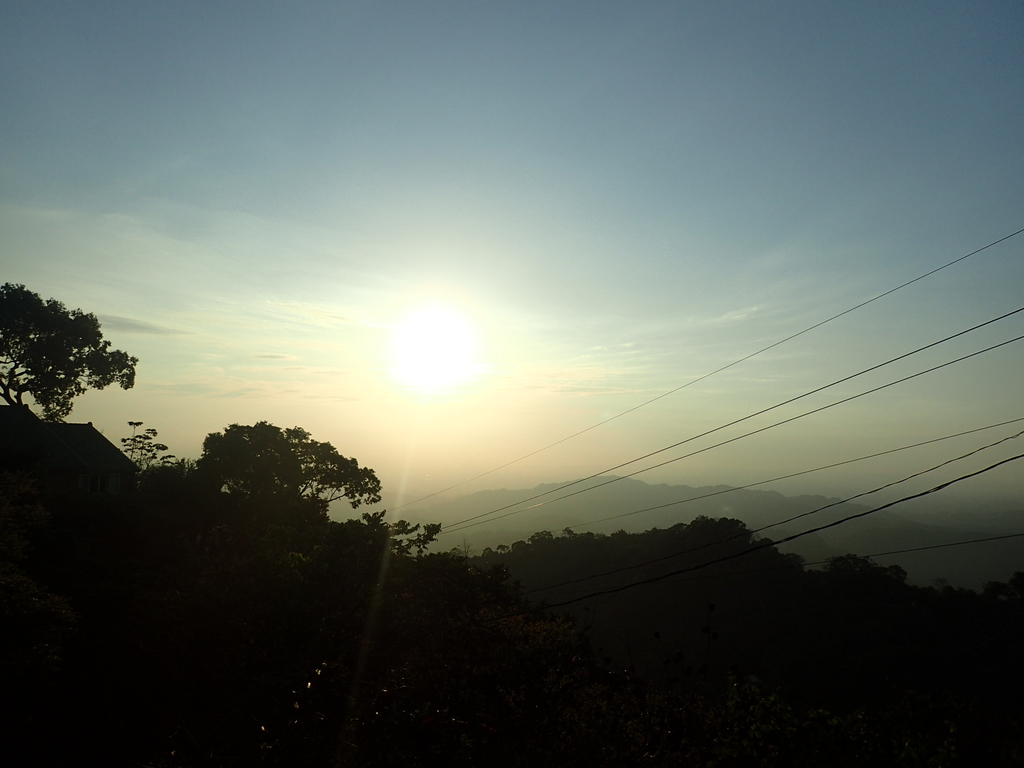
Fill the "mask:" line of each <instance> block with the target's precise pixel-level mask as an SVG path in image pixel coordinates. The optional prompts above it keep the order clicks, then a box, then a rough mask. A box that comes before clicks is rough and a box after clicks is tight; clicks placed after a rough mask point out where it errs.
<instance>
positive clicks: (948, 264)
mask: <svg viewBox="0 0 1024 768" xmlns="http://www.w3.org/2000/svg"><path fill="white" fill-rule="evenodd" d="M1022 232H1024V228H1022V229H1018V230H1017V231H1016V232H1011V233H1010V234H1008V235H1006V236H1004V237H1001V238H999V239H998V240H993V241H992V242H991V243H989V244H988V245H983V246H982V247H981V248H978V249H976V250H973V251H971V252H970V253H967V254H964V255H963V256H960V257H958V258H956V259H953V260H952V261H948V262H946V263H945V264H942V265H941V266H938V267H935V269H932V270H930V271H928V272H925V273H924V274H923V275H918V276H917V277H915V278H914V279H913V280H908V281H907V282H905V283H901V284H900V285H897V286H896V287H895V288H890V289H889V290H887V291H884V292H883V293H880V294H878V295H877V296H873V297H872V298H870V299H867V300H866V301H862V302H861V303H860V304H856V305H854V306H852V307H850V308H849V309H844V310H843V311H842V312H839V313H838V314H835V315H832V316H831V317H828V318H826V319H825V320H822V321H820V322H817V323H815V324H814V325H810V326H808V327H806V328H804V329H803V330H802V331H797V332H796V333H794V334H792V335H790V336H787V337H785V338H784V339H780V340H779V341H776V342H774V343H772V344H769V345H768V346H767V347H762V348H761V349H759V350H757V351H756V352H751V353H750V354H749V355H746V356H744V357H741V358H739V359H738V360H734V361H733V362H731V363H729V364H728V365H723V366H722V367H721V368H716V369H715V370H713V371H711V372H710V373H705V374H704V375H703V376H699V377H698V378H696V379H692V380H691V381H688V382H686V383H685V384H681V385H679V386H678V387H676V388H675V389H670V390H669V391H668V392H663V393H662V394H660V395H658V396H657V397H652V398H651V399H650V400H645V401H644V402H642V403H639V404H638V405H634V406H633V407H632V408H627V409H626V410H625V411H622V412H621V413H617V414H615V415H614V416H610V417H608V418H607V419H604V420H603V421H599V422H597V423H596V424H594V425H592V426H589V427H586V428H585V429H581V430H580V431H578V432H574V433H573V434H571V435H569V436H567V437H563V438H561V439H560V440H556V441H555V442H553V443H549V444H548V445H545V446H544V447H543V448H538V449H536V450H535V451H530V452H529V453H526V454H523V455H522V456H520V457H519V458H517V459H512V460H511V461H507V462H505V463H504V464H501V465H499V466H497V467H494V468H493V469H489V470H487V471H486V472H481V473H480V474H478V475H474V476H473V477H470V478H468V479H466V480H462V481H461V482H458V483H455V484H454V485H449V486H448V487H447V488H442V489H441V490H439V491H434V492H433V493H428V494H427V495H426V496H420V497H419V498H418V499H413V500H412V501H407V502H405V503H404V504H399V505H398V506H396V507H394V509H396V510H398V509H403V508H405V507H408V506H411V505H413V504H418V503H419V502H421V501H425V500H426V499H430V498H433V497H434V496H438V495H440V494H442V493H446V492H447V491H451V490H454V489H455V488H459V487H461V486H463V485H466V484H467V483H471V482H473V481H474V480H479V479H480V478H481V477H486V476H487V475H490V474H493V473H495V472H498V471H499V470H502V469H505V467H510V466H512V465H513V464H518V463H519V462H520V461H524V460H525V459H528V458H530V457H531V456H536V455H537V454H538V453H543V452H544V451H546V450H549V449H551V448H554V447H555V446H556V445H561V444H562V443H565V442H568V441H569V440H572V439H574V438H576V437H579V436H580V435H583V434H586V433H587V432H590V431H591V430H594V429H597V428H598V427H601V426H604V425H605V424H607V423H609V422H611V421H615V420H616V419H619V418H622V417H623V416H626V415H627V414H630V413H632V412H633V411H636V410H639V409H640V408H644V407H646V406H648V405H650V404H651V403H655V402H657V401H658V400H661V399H662V398H665V397H668V396H669V395H674V394H675V393H676V392H679V391H680V390H682V389H686V388H687V387H689V386H692V385H694V384H697V383H699V382H701V381H704V380H705V379H707V378H710V377H711V376H714V375H715V374H718V373H721V372H722V371H726V370H728V369H729V368H732V367H733V366H736V365H739V364H740V363H744V362H746V361H747V360H750V359H751V358H753V357H756V356H758V355H760V354H762V353H764V352H768V351H769V350H772V349H775V348H776V347H778V346H781V345H782V344H785V343H786V342H788V341H792V340H793V339H795V338H797V337H798V336H803V335H804V334H805V333H809V332H810V331H813V330H815V329H816V328H820V327H821V326H823V325H826V324H827V323H831V322H832V321H833V320H838V319H839V318H840V317H843V316H844V315H848V314H850V313H851V312H855V311H856V310H858V309H860V308H862V307H866V306H867V305H868V304H871V303H872V302H875V301H878V300H879V299H882V298H884V297H886V296H888V295H889V294H892V293H895V292H896V291H899V290H902V289H903V288H906V287H907V286H909V285H913V284H914V283H916V282H918V281H920V280H924V279H925V278H926V277H931V276H932V275H934V274H935V273H936V272H941V271H942V270H944V269H946V268H947V267H951V266H953V265H954V264H958V263H959V262H961V261H964V260H965V259H969V258H970V257H971V256H975V255H977V254H979V253H981V252H982V251H985V250H988V249H989V248H992V247H993V246H996V245H999V244H1000V243H1002V242H1005V241H1007V240H1009V239H1010V238H1012V237H1016V236H1017V235H1019V234H1021V233H1022Z"/></svg>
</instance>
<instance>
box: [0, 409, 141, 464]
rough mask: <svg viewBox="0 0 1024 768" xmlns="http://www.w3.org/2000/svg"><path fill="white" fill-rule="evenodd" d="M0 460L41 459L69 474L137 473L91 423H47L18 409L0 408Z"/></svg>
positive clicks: (27, 410)
mask: <svg viewBox="0 0 1024 768" xmlns="http://www.w3.org/2000/svg"><path fill="white" fill-rule="evenodd" d="M0 456H6V457H19V458H20V457H34V458H41V459H43V460H44V461H45V462H46V465H47V466H48V467H49V468H50V469H55V470H62V471H69V472H89V473H108V472H118V473H121V474H130V473H133V472H136V471H137V470H138V468H137V467H136V466H135V464H134V462H132V460H131V459H129V458H128V457H127V456H125V455H124V454H123V453H121V451H119V450H118V448H117V446H115V445H114V444H113V443H111V442H110V441H109V440H107V438H105V437H104V436H103V435H102V434H100V432H99V431H98V430H97V429H96V428H95V427H94V426H93V425H92V424H91V423H89V424H65V423H63V422H55V423H47V422H45V421H42V420H41V419H39V417H37V416H36V415H35V414H34V413H32V411H30V410H29V409H28V408H26V407H24V406H18V405H8V406H3V407H0Z"/></svg>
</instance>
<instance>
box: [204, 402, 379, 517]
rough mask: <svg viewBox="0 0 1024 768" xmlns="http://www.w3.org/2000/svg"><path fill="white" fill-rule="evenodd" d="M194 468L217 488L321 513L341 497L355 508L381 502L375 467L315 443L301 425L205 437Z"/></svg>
mask: <svg viewBox="0 0 1024 768" xmlns="http://www.w3.org/2000/svg"><path fill="white" fill-rule="evenodd" d="M196 469H197V471H198V472H199V473H200V475H201V476H203V477H204V478H206V480H207V481H208V482H210V483H211V484H212V485H214V486H215V487H217V488H223V489H225V490H227V491H228V493H231V494H234V495H236V496H240V497H243V498H248V499H254V498H257V497H268V496H278V497H281V498H287V499H293V500H296V499H303V500H307V501H313V502H315V504H316V506H317V507H318V508H319V509H321V510H322V511H326V509H327V505H328V504H330V503H331V502H332V501H336V500H338V499H343V498H344V499H347V500H348V502H349V503H350V504H351V505H352V507H358V506H360V505H361V504H363V503H364V502H365V503H370V504H372V503H376V502H378V501H380V481H379V480H378V479H377V476H376V475H375V474H374V472H373V470H372V469H367V468H365V467H360V466H359V464H358V462H357V461H356V460H355V459H349V458H346V457H344V456H342V455H340V454H339V453H338V451H337V449H336V448H335V447H334V446H333V445H331V444H330V443H321V442H318V441H316V440H313V439H312V438H311V437H310V434H309V433H308V432H307V431H306V430H304V429H302V428H301V427H292V428H291V429H281V428H280V427H276V426H274V425H273V424H270V423H268V422H266V421H261V422H258V423H256V424H253V425H252V426H243V425H240V424H232V425H231V426H229V427H227V428H226V429H225V430H224V431H223V432H213V433H211V434H209V435H207V437H206V440H204V441H203V455H202V456H201V457H200V458H199V461H198V462H197V464H196Z"/></svg>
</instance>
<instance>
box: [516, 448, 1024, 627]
mask: <svg viewBox="0 0 1024 768" xmlns="http://www.w3.org/2000/svg"><path fill="white" fill-rule="evenodd" d="M1020 459H1024V453H1021V454H1017V455H1016V456H1011V457H1009V458H1006V459H1002V460H1001V461H998V462H996V463H994V464H991V465H989V466H987V467H984V468H982V469H979V470H977V471H975V472H970V473H968V474H966V475H961V476H960V477H957V478H954V479H952V480H948V481H946V482H944V483H940V484H939V485H936V486H934V487H933V488H929V489H928V490H925V491H921V492H920V493H914V494H911V495H909V496H904V497H903V498H900V499H897V500H895V501H891V502H889V503H887V504H882V505H881V506H879V507H875V508H874V509H869V510H867V511H865V512H859V513H857V514H854V515H849V516H847V517H844V518H842V519H840V520H836V521H833V522H831V523H826V524H825V525H819V526H817V527H816V528H809V529H808V530H806V531H802V532H800V533H795V534H792V535H790V536H786V537H784V538H782V539H779V540H777V541H765V542H761V543H759V544H755V545H754V546H752V547H749V548H747V549H744V550H742V551H740V552H733V553H730V554H728V555H722V556H721V557H717V558H715V559H713V560H707V561H705V562H703V563H699V564H697V565H692V566H689V567H687V568H680V569H677V570H675V571H670V572H668V573H664V574H661V575H659V576H652V577H650V578H647V579H642V580H640V581H634V582H632V583H630V584H624V585H620V586H618V587H609V588H608V589H602V590H597V591H594V592H590V593H587V594H586V595H583V596H582V597H576V598H572V599H569V600H563V601H562V602H558V603H547V604H546V605H544V606H543V609H545V610H549V609H552V608H562V607H564V606H566V605H572V604H573V603H578V602H581V601H583V600H589V599H590V598H592V597H601V596H604V595H611V594H615V593H618V592H625V591H626V590H629V589H634V588H636V587H641V586H645V585H647V584H655V583H657V582H659V581H664V580H665V579H668V578H671V577H672V576H680V575H682V574H684V573H692V572H693V571H699V570H703V569H705V568H710V567H711V566H713V565H717V564H719V563H724V562H727V561H729V560H735V559H737V558H740V557H746V556H747V555H750V554H753V553H754V552H758V551H760V550H762V549H767V548H769V547H776V546H778V545H780V544H787V543H789V542H791V541H796V540H797V539H800V538H803V537H804V536H809V535H811V534H812V533H819V532H820V531H824V530H827V529H829V528H835V527H836V526H839V525H843V524H844V523H848V522H850V521H851V520H857V519H859V518H863V517H867V516H868V515H873V514H875V513H876V512H881V511H882V510H883V509H889V508H890V507H894V506H896V505H897V504H902V503H904V502H907V501H911V500H913V499H919V498H922V497H924V496H928V495H930V494H933V493H937V492H939V491H941V490H943V489H945V488H948V487H949V486H951V485H954V484H956V483H959V482H962V481H964V480H968V479H970V478H973V477H978V476H979V475H983V474H985V473H986V472H991V471H992V470H994V469H997V468H998V467H1001V466H1003V465H1005V464H1009V463H1010V462H1012V461H1018V460H1020ZM513 615H516V614H513Z"/></svg>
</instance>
